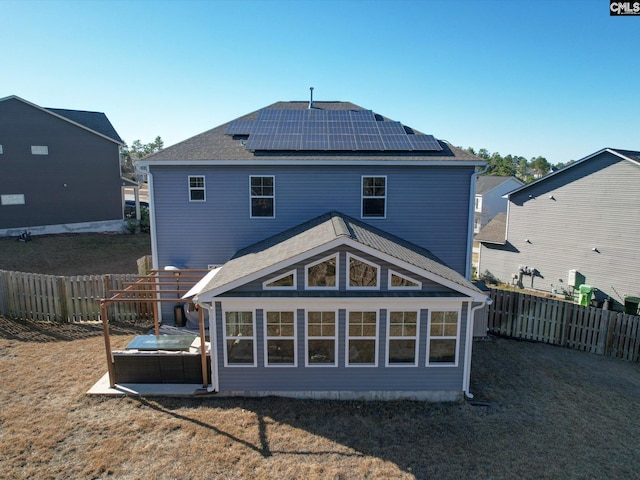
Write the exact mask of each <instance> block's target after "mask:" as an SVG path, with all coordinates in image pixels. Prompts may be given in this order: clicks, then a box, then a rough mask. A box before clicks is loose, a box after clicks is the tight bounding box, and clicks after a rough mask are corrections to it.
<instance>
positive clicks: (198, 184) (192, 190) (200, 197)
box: [189, 175, 206, 202]
mask: <svg viewBox="0 0 640 480" xmlns="http://www.w3.org/2000/svg"><path fill="white" fill-rule="evenodd" d="M204 192H205V187H204V177H203V176H195V175H191V176H189V201H190V202H204V201H205V200H206V198H205V193H204Z"/></svg>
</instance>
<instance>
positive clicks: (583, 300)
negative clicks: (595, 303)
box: [578, 285, 593, 307]
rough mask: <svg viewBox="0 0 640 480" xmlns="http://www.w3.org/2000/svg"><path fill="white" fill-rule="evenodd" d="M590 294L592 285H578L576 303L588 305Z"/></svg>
mask: <svg viewBox="0 0 640 480" xmlns="http://www.w3.org/2000/svg"><path fill="white" fill-rule="evenodd" d="M592 295H593V287H592V286H591V285H580V286H579V287H578V304H579V305H582V306H583V307H588V306H589V305H590V304H591V296H592Z"/></svg>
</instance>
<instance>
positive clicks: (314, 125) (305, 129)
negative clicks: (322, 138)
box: [302, 122, 327, 135]
mask: <svg viewBox="0 0 640 480" xmlns="http://www.w3.org/2000/svg"><path fill="white" fill-rule="evenodd" d="M302 133H309V134H317V135H326V133H327V123H326V122H304V123H303V124H302Z"/></svg>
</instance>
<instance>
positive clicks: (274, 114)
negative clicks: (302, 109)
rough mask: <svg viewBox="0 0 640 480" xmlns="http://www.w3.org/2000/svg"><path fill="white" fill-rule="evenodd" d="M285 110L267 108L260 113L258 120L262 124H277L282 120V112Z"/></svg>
mask: <svg viewBox="0 0 640 480" xmlns="http://www.w3.org/2000/svg"><path fill="white" fill-rule="evenodd" d="M281 111H283V110H274V109H272V108H265V109H263V110H260V111H259V112H258V117H257V120H258V121H261V122H276V121H278V119H279V118H280V112H281Z"/></svg>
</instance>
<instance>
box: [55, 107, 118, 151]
mask: <svg viewBox="0 0 640 480" xmlns="http://www.w3.org/2000/svg"><path fill="white" fill-rule="evenodd" d="M45 110H48V111H50V112H52V113H55V114H56V115H60V116H61V117H65V118H66V119H68V120H71V121H72V122H75V123H78V124H80V125H82V126H83V127H86V128H88V129H90V130H93V131H94V132H98V133H100V134H102V135H104V136H105V137H109V138H111V139H112V140H115V141H116V142H119V143H123V141H122V139H121V138H120V135H118V132H116V129H115V128H113V125H111V122H110V121H109V119H108V118H107V116H106V115H105V114H104V113H102V112H87V111H84V110H67V109H63V108H45Z"/></svg>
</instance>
